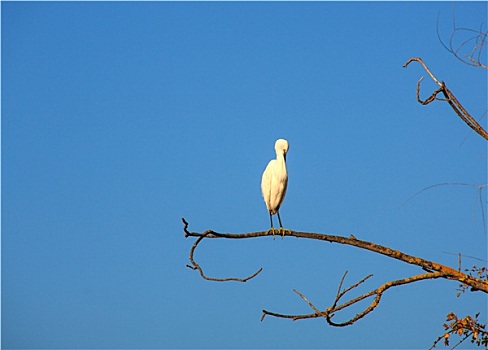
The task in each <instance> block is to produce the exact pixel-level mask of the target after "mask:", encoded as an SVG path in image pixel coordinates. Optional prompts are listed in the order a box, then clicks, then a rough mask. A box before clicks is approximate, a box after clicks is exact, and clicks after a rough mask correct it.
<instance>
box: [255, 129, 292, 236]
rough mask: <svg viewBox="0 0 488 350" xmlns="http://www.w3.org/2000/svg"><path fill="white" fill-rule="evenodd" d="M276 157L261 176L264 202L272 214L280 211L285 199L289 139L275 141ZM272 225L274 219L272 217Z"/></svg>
mask: <svg viewBox="0 0 488 350" xmlns="http://www.w3.org/2000/svg"><path fill="white" fill-rule="evenodd" d="M275 151H276V159H273V160H271V161H270V162H269V163H268V166H267V167H266V169H265V170H264V173H263V177H262V178H261V192H262V193H263V198H264V203H265V204H266V208H267V209H268V212H269V215H270V218H271V215H274V214H276V213H278V219H279V220H280V226H281V219H280V217H279V215H280V214H279V212H278V210H279V209H280V206H281V204H282V203H283V200H284V199H285V194H286V187H287V185H288V173H287V171H286V153H287V152H288V141H286V140H284V139H279V140H277V141H276V143H275ZM271 226H273V221H272V219H271Z"/></svg>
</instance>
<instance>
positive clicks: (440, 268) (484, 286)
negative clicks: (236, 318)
mask: <svg viewBox="0 0 488 350" xmlns="http://www.w3.org/2000/svg"><path fill="white" fill-rule="evenodd" d="M182 221H183V224H184V227H183V230H184V232H185V237H196V238H197V240H196V241H195V243H194V244H193V246H192V248H191V250H190V256H189V259H190V262H191V265H187V266H188V267H189V268H191V269H193V270H198V271H199V272H200V275H201V277H202V278H204V279H206V280H210V281H216V282H226V281H236V282H246V281H248V280H250V279H252V278H254V277H256V276H257V275H258V274H259V273H260V272H261V271H262V268H261V269H259V270H258V271H257V272H255V273H254V274H252V275H250V276H248V277H246V278H235V277H228V278H214V277H208V276H206V275H205V274H204V273H203V269H202V268H201V266H200V265H199V264H198V263H197V262H196V261H195V258H194V254H195V250H196V248H197V246H198V245H199V244H200V243H201V242H202V240H204V239H219V238H220V239H246V238H257V237H267V236H272V233H270V232H269V231H260V232H249V233H243V234H235V233H218V232H215V231H212V230H207V231H205V232H203V233H199V232H190V231H189V230H188V223H187V222H186V220H185V219H184V218H183V219H182ZM284 235H285V236H292V237H296V238H305V239H313V240H319V241H324V242H330V243H339V244H345V245H350V246H354V247H357V248H360V249H365V250H369V251H372V252H375V253H378V254H382V255H385V256H388V257H390V258H393V259H396V260H400V261H403V262H406V263H408V264H412V265H416V266H419V267H421V268H422V269H423V270H425V271H426V273H422V274H419V275H415V276H411V277H406V278H403V279H399V280H394V281H389V282H386V283H384V284H382V285H380V286H379V287H378V288H376V289H374V290H371V291H369V292H367V293H364V294H362V295H360V296H358V297H355V298H351V299H350V300H348V301H344V302H343V301H342V299H343V298H344V296H345V295H346V294H347V295H348V294H349V293H350V292H351V291H352V290H354V289H355V288H356V287H358V286H359V285H361V284H363V283H364V282H365V281H366V280H368V279H369V278H370V277H371V276H372V275H369V276H367V277H365V278H363V279H362V280H360V281H358V282H356V283H355V284H353V285H351V286H350V287H347V288H345V289H342V285H343V282H344V279H345V276H346V274H344V276H343V277H342V280H341V282H340V284H339V288H338V291H337V295H336V298H335V300H334V301H333V303H332V306H331V307H329V308H327V309H325V310H323V311H320V310H319V308H317V307H316V306H315V305H314V304H312V303H311V302H310V301H309V300H308V299H307V298H306V297H305V296H304V295H303V294H301V293H300V292H298V291H296V290H295V293H297V294H298V295H299V296H300V297H301V298H302V299H303V300H304V301H306V302H307V304H308V305H309V306H310V307H311V308H312V309H313V311H314V312H313V313H310V314H300V315H289V314H282V313H275V312H271V311H267V310H263V315H262V318H261V319H264V317H265V316H273V317H279V318H288V319H292V320H300V319H307V318H316V317H324V318H325V319H326V321H327V322H328V323H329V324H330V325H332V326H336V327H344V326H348V325H351V324H353V323H355V322H356V321H357V320H359V319H361V318H363V317H364V316H366V315H367V314H369V313H370V312H371V311H373V310H374V309H375V308H376V307H377V306H378V304H379V302H380V299H381V297H382V295H383V293H384V292H385V291H386V290H388V289H389V288H392V287H396V286H400V285H404V284H408V283H413V282H417V281H421V280H425V279H435V278H445V279H449V280H455V281H459V282H461V283H462V284H463V285H466V286H467V287H470V288H471V291H483V292H485V293H488V281H486V280H483V279H479V278H476V277H473V276H470V275H467V274H464V273H462V272H461V271H458V270H456V269H453V268H451V267H449V266H445V265H442V264H439V263H436V262H433V261H429V260H426V259H422V258H419V257H415V256H412V255H408V254H405V253H402V252H400V251H398V250H393V249H391V248H388V247H385V246H381V245H379V244H375V243H372V242H367V241H363V240H360V239H357V238H356V237H354V236H352V235H351V236H350V237H343V236H334V235H326V234H319V233H314V232H298V231H289V230H286V232H285V233H284ZM369 297H373V298H374V299H373V300H372V302H371V303H370V304H369V305H368V306H367V307H366V308H365V309H364V310H363V311H362V312H360V313H358V314H357V315H356V316H354V317H353V318H351V319H349V320H347V321H343V322H335V321H333V320H332V318H333V317H334V315H335V313H337V312H338V311H340V310H343V309H345V308H347V307H349V306H351V305H353V304H356V303H358V302H360V301H362V300H364V299H367V298H369Z"/></svg>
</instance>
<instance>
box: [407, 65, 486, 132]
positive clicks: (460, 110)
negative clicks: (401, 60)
mask: <svg viewBox="0 0 488 350" xmlns="http://www.w3.org/2000/svg"><path fill="white" fill-rule="evenodd" d="M411 62H418V63H420V64H421V65H422V67H424V69H425V71H426V72H427V73H428V74H429V75H430V77H431V78H432V80H433V81H434V82H435V83H436V84H437V85H439V89H437V90H436V91H434V92H433V93H432V94H431V95H430V97H428V98H427V99H426V100H421V99H420V96H419V93H420V83H421V81H422V78H421V79H419V81H418V82H417V90H416V91H417V93H416V94H417V101H418V102H419V103H421V104H423V105H427V104H429V103H431V102H432V101H434V100H436V99H438V98H437V95H438V94H439V93H441V92H442V94H443V95H444V98H445V101H447V103H449V105H450V106H451V108H452V109H453V111H454V112H456V114H457V115H458V116H459V117H460V118H461V119H462V120H463V121H464V122H465V123H466V124H467V125H468V126H469V127H470V128H471V129H473V130H474V131H476V133H478V134H479V135H480V136H481V137H483V138H484V139H485V140H488V133H487V132H486V130H485V129H483V127H482V126H481V125H480V124H479V123H478V122H477V121H476V120H475V119H474V118H473V117H472V116H471V115H470V114H469V113H468V111H467V110H466V109H465V108H464V107H463V105H461V103H460V102H459V101H458V100H457V98H456V96H454V94H453V93H452V92H451V91H450V90H449V89H448V88H447V86H446V84H445V83H444V82H443V81H439V80H438V79H437V78H436V77H435V76H434V74H432V72H431V71H430V69H429V68H428V67H427V65H426V64H425V63H424V61H422V59H421V58H420V57H412V58H410V59H409V60H408V61H407V62H406V63H405V64H404V65H403V67H404V68H407V66H408V65H409V64H410V63H411Z"/></svg>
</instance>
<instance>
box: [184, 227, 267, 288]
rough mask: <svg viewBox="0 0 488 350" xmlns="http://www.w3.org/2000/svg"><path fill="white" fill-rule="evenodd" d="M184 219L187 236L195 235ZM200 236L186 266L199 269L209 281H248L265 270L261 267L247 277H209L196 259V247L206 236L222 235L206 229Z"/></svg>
mask: <svg viewBox="0 0 488 350" xmlns="http://www.w3.org/2000/svg"><path fill="white" fill-rule="evenodd" d="M182 221H183V224H184V225H185V227H184V228H183V229H184V231H185V237H188V236H193V235H194V232H189V231H188V223H187V222H186V221H185V219H184V218H182ZM198 235H199V237H198V239H197V240H196V241H195V243H193V246H192V247H191V249H190V262H191V265H186V267H188V268H190V269H192V270H198V271H199V272H200V276H202V278H203V279H206V280H208V281H215V282H227V281H236V282H247V281H249V280H250V279H252V278H254V277H256V276H257V275H258V274H259V273H260V272H261V271H263V268H260V269H259V270H258V271H256V272H255V273H254V274H252V275H250V276H248V277H246V278H236V277H228V278H215V277H208V276H207V275H205V274H204V273H203V269H202V268H201V267H200V265H199V264H197V262H196V261H195V259H194V257H193V255H194V254H195V249H196V248H197V246H198V244H199V243H200V242H201V241H202V240H203V239H204V238H206V237H209V236H210V237H212V236H214V237H219V236H221V235H220V234H219V233H217V232H214V231H211V230H207V231H205V232H204V233H202V234H201V235H200V234H198Z"/></svg>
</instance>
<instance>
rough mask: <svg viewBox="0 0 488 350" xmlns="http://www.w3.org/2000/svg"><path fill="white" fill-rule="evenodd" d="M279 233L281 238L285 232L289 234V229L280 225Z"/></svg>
mask: <svg viewBox="0 0 488 350" xmlns="http://www.w3.org/2000/svg"><path fill="white" fill-rule="evenodd" d="M279 232H280V234H281V239H283V238H284V237H285V234H289V235H290V234H291V230H288V229H286V228H283V227H280V230H279Z"/></svg>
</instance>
